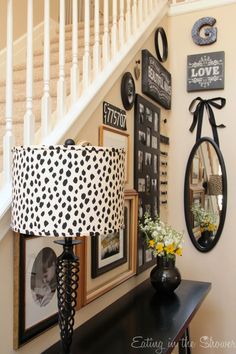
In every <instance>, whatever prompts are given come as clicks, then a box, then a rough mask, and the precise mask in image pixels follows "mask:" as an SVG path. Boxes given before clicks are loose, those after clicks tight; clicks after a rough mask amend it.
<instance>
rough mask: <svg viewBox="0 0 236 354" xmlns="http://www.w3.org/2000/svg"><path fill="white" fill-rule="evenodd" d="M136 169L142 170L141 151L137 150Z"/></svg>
mask: <svg viewBox="0 0 236 354" xmlns="http://www.w3.org/2000/svg"><path fill="white" fill-rule="evenodd" d="M138 170H139V171H141V172H142V170H143V151H140V150H139V151H138Z"/></svg>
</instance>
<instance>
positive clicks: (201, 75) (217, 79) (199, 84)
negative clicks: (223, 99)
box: [187, 52, 225, 92]
mask: <svg viewBox="0 0 236 354" xmlns="http://www.w3.org/2000/svg"><path fill="white" fill-rule="evenodd" d="M224 63H225V53H224V52H214V53H203V54H196V55H188V57H187V91H188V92H191V91H204V90H218V89H223V88H224Z"/></svg>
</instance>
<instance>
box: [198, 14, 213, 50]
mask: <svg viewBox="0 0 236 354" xmlns="http://www.w3.org/2000/svg"><path fill="white" fill-rule="evenodd" d="M215 23H216V19H215V18H214V17H203V18H200V20H198V21H196V22H195V24H194V25H193V28H192V39H193V41H194V43H196V44H197V45H208V44H212V43H215V42H216V39H217V28H216V27H213V26H214V24H215ZM204 26H210V27H211V28H206V29H205V30H204V35H205V37H201V36H200V31H201V29H202V27H204Z"/></svg>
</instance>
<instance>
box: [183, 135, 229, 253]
mask: <svg viewBox="0 0 236 354" xmlns="http://www.w3.org/2000/svg"><path fill="white" fill-rule="evenodd" d="M204 141H207V142H210V143H211V144H212V145H213V147H214V148H215V151H216V154H217V156H218V159H219V163H220V166H221V171H222V192H223V193H222V195H223V201H222V211H221V215H220V223H219V226H218V229H217V232H216V235H215V237H214V240H213V241H212V242H211V243H210V244H208V245H207V246H205V247H202V246H201V245H200V244H199V243H198V242H197V240H196V238H195V236H194V234H193V230H192V225H191V222H190V218H189V210H190V194H189V176H190V173H191V166H192V161H193V158H194V155H195V153H196V151H197V149H198V147H199V146H200V145H201V143H203V142H204ZM226 208H227V175H226V169H225V163H224V159H223V155H222V153H221V151H220V148H219V146H218V145H217V144H216V143H215V141H214V140H213V139H211V138H208V137H203V138H201V139H199V140H198V141H197V142H196V143H195V145H194V146H193V148H192V150H191V153H190V155H189V158H188V163H187V167H186V172H185V180H184V214H185V222H186V225H187V229H188V233H189V236H190V238H191V241H192V243H193V244H194V246H195V247H196V248H197V249H198V250H199V251H201V252H209V251H210V250H212V248H213V247H214V246H215V245H216V243H217V242H218V241H219V238H220V235H221V233H222V230H223V227H224V223H225V216H226Z"/></svg>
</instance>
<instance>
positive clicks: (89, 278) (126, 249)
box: [77, 190, 138, 305]
mask: <svg viewBox="0 0 236 354" xmlns="http://www.w3.org/2000/svg"><path fill="white" fill-rule="evenodd" d="M137 212H138V193H137V192H136V191H135V190H126V191H125V208H124V213H125V221H126V222H125V229H124V230H125V232H124V233H123V235H122V232H120V235H121V237H119V238H115V241H114V238H112V237H111V238H110V246H111V249H113V248H114V247H113V246H114V245H117V244H119V245H120V246H121V244H122V243H123V250H122V247H120V250H119V251H118V252H117V247H116V246H115V250H116V251H115V257H114V258H112V257H113V255H111V251H110V249H109V250H108V255H109V256H108V257H107V261H106V259H105V258H104V259H102V258H103V257H102V252H101V251H99V244H102V240H99V237H100V236H99V237H98V239H97V240H96V239H95V238H91V237H90V238H88V237H84V239H85V248H84V255H85V256H84V257H83V258H84V259H85V261H86V262H85V269H86V271H85V273H84V278H83V280H82V281H83V283H84V284H85V286H84V296H83V298H84V303H83V305H86V304H88V303H90V302H91V301H93V300H94V299H96V298H98V297H99V296H101V295H103V294H105V293H106V292H108V291H110V290H112V289H113V288H114V287H115V286H117V285H119V284H121V283H122V282H124V281H125V280H127V279H129V278H130V277H132V276H134V275H135V274H136V260H137V220H138V215H137ZM124 230H123V231H124ZM106 241H107V242H106V244H105V246H104V245H103V246H102V249H103V250H104V249H108V248H109V247H108V243H109V239H107V240H106ZM77 247H79V246H77ZM115 258H117V259H115ZM94 259H95V261H94ZM99 259H100V260H101V262H100V264H99ZM106 263H107V264H106ZM94 268H95V269H94ZM94 275H95V277H94Z"/></svg>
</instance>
